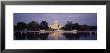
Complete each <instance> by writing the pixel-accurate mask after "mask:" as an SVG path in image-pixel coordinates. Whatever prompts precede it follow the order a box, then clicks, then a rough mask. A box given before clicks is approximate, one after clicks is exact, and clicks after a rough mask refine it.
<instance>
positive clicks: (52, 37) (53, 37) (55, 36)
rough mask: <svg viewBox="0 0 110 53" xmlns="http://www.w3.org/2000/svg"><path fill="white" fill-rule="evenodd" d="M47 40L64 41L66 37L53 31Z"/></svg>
mask: <svg viewBox="0 0 110 53" xmlns="http://www.w3.org/2000/svg"><path fill="white" fill-rule="evenodd" d="M48 39H49V40H66V37H65V36H63V35H62V32H59V31H53V32H52V33H50V34H49V36H48Z"/></svg>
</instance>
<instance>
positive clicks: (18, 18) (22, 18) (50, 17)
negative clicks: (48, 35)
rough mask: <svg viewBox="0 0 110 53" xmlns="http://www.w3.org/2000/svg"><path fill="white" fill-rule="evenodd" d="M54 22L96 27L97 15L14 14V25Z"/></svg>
mask: <svg viewBox="0 0 110 53" xmlns="http://www.w3.org/2000/svg"><path fill="white" fill-rule="evenodd" d="M55 20H58V22H59V23H60V24H61V25H65V23H66V22H67V21H72V22H73V23H79V24H80V25H83V24H86V25H89V26H96V25H97V13H14V25H16V24H17V23H18V22H24V23H29V22H31V21H36V22H39V23H40V22H41V21H47V22H48V24H49V25H50V24H52V23H53V22H54V21H55Z"/></svg>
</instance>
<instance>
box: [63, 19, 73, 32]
mask: <svg viewBox="0 0 110 53" xmlns="http://www.w3.org/2000/svg"><path fill="white" fill-rule="evenodd" d="M73 25H74V24H73V23H72V22H71V21H67V23H66V24H65V26H64V27H63V28H64V30H73Z"/></svg>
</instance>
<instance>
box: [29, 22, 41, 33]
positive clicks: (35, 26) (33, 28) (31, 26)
mask: <svg viewBox="0 0 110 53" xmlns="http://www.w3.org/2000/svg"><path fill="white" fill-rule="evenodd" d="M27 29H28V30H31V31H38V30H39V24H38V22H35V21H32V22H30V23H29V24H28V25H27Z"/></svg>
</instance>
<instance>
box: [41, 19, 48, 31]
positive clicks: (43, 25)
mask: <svg viewBox="0 0 110 53" xmlns="http://www.w3.org/2000/svg"><path fill="white" fill-rule="evenodd" d="M40 29H41V30H47V29H49V27H48V23H47V22H46V21H42V22H41V23H40Z"/></svg>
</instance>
